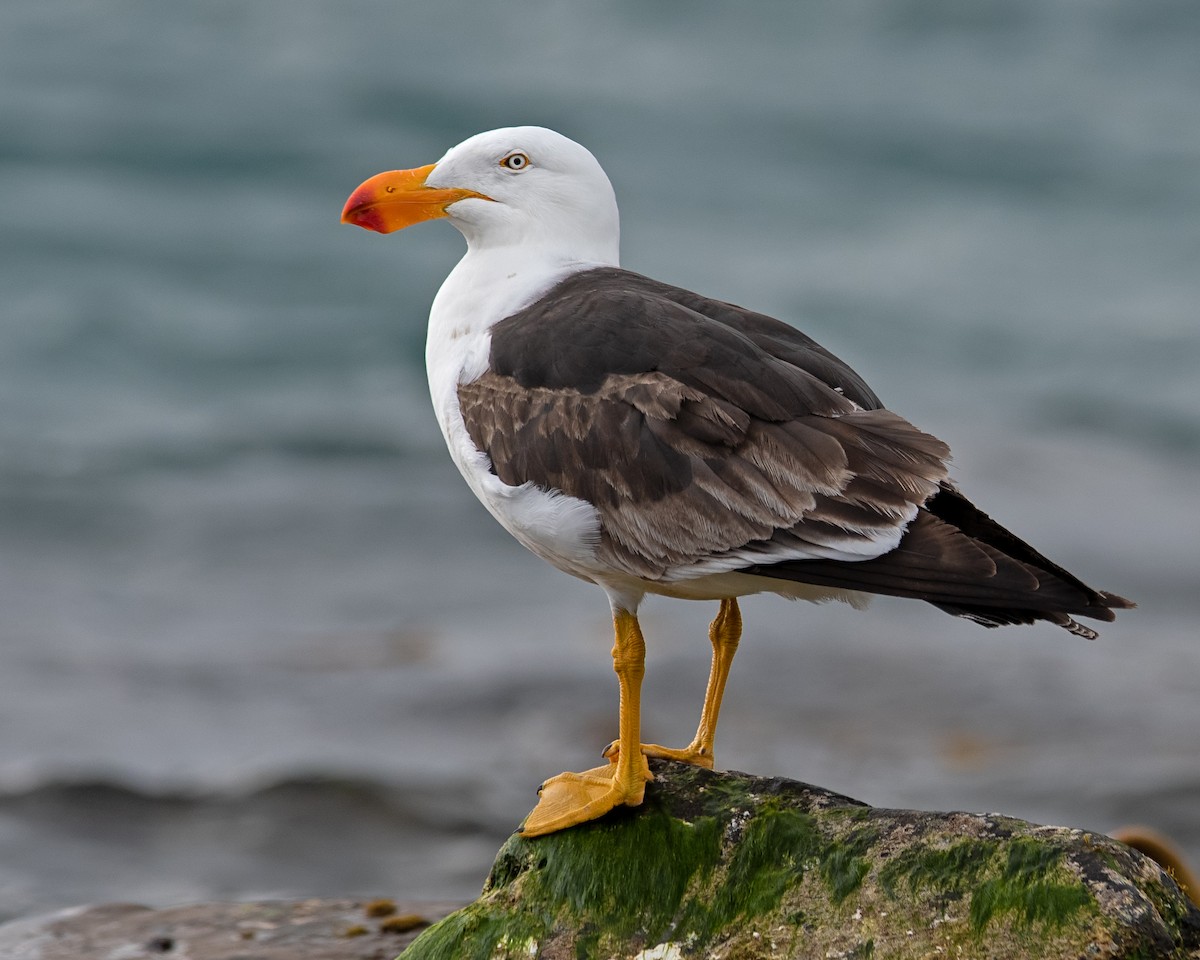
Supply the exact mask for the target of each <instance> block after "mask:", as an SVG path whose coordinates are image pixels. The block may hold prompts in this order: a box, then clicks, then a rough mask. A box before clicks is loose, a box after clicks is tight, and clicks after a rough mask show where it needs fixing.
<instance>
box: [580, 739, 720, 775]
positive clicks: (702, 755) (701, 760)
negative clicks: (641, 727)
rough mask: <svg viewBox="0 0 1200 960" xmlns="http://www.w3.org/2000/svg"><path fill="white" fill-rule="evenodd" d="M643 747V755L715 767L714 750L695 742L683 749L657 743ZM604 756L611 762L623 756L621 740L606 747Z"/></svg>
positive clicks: (707, 767)
mask: <svg viewBox="0 0 1200 960" xmlns="http://www.w3.org/2000/svg"><path fill="white" fill-rule="evenodd" d="M641 748H642V756H643V757H657V758H658V759H660V760H678V761H679V762H680V763H690V764H691V765H692V766H693V767H704V769H705V770H711V769H712V768H713V755H712V751H711V750H709V749H707V748H705V747H698V746H696V744H694V743H693V744H691V745H690V746H687V747H684V748H683V749H682V750H674V749H672V748H671V747H660V746H659V745H658V744H657V743H643V744H642V745H641ZM602 756H604V757H606V758H607V759H608V761H609V762H610V763H616V762H617V761H618V760H619V759H620V758H621V742H620V741H619V740H614V741H613V742H612V743H610V744H609V745H608V746H607V747H605V749H604V753H603V754H602Z"/></svg>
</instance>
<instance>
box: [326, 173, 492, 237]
mask: <svg viewBox="0 0 1200 960" xmlns="http://www.w3.org/2000/svg"><path fill="white" fill-rule="evenodd" d="M435 166H436V164H432V163H431V164H430V165H429V166H427V167H417V168H416V169H414V170H390V171H388V172H387V173H380V174H376V175H375V176H373V177H371V179H370V180H367V181H365V182H363V183H362V184H361V185H360V186H359V187H358V189H357V190H355V191H354V192H353V193H352V194H350V199H349V200H347V201H346V206H345V207H344V208H343V209H342V223H352V224H355V225H356V226H359V227H363V228H365V229H367V230H374V231H376V232H377V233H391V232H392V231H394V230H403V229H404V228H405V227H411V226H412V225H413V224H414V223H420V222H421V221H423V220H433V219H435V218H437V217H444V216H446V208H447V207H448V206H450V204H452V203H457V202H458V201H459V200H465V199H467V198H468V197H476V198H478V199H480V200H490V199H491V198H490V197H485V196H484V195H483V194H482V193H476V192H475V191H474V190H466V189H463V188H460V187H427V186H426V185H425V181H426V180H427V179H428V177H429V174H430V173H432V172H433V168H434V167H435Z"/></svg>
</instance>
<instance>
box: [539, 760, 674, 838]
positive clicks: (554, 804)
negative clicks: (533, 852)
mask: <svg viewBox="0 0 1200 960" xmlns="http://www.w3.org/2000/svg"><path fill="white" fill-rule="evenodd" d="M618 770H619V768H618V765H617V764H616V763H609V764H606V765H605V766H603V767H595V768H593V769H591V770H585V771H584V772H583V773H560V774H559V775H558V776H557V777H551V778H550V779H549V780H547V781H546V782H545V783H543V784H542V787H541V789H540V790H539V791H538V803H537V806H536V807H534V808H533V811H532V812H531V813H530V814H529V816H528V817H526V818H525V822H524V823H523V824H522V825H521V831H520V833H521V836H523V837H540V836H543V835H544V834H547V833H554V832H555V831H557V830H565V829H566V828H567V827H573V826H575V825H576V824H580V823H587V821H589V820H595V819H596V818H597V817H602V816H604V814H606V813H608V811H609V810H612V809H613V808H614V807H619V806H621V805H622V804H624V805H625V806H628V807H636V806H637V805H638V804H640V803H641V802H642V797H643V795H644V794H645V790H646V781H648V780H653V779H654V775H653V774H652V773H651V772H650V767H649V765H647V763H646V761H645V759H643V760H642V762H641V767H640V769H638V768H636V767H635V768H634V770H633V771H632V774H631V775H629V776H627V777H625V778H624V779H622V778H621V776H620V775H619V772H618Z"/></svg>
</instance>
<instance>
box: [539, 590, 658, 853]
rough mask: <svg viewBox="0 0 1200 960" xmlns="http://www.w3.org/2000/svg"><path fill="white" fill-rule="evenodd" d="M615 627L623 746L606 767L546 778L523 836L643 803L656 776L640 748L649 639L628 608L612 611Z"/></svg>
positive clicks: (615, 666)
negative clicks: (615, 808) (643, 687)
mask: <svg viewBox="0 0 1200 960" xmlns="http://www.w3.org/2000/svg"><path fill="white" fill-rule="evenodd" d="M613 630H614V633H615V634H616V642H615V643H614V645H613V652H612V655H613V669H614V670H616V672H617V682H618V683H619V684H620V689H621V706H620V722H619V725H618V732H619V734H620V739H619V740H618V741H617V743H618V744H619V745H620V746H621V747H623V748H624V749H622V750H621V751H620V755H619V756H618V757H617V758H615V759H614V761H613V762H611V763H609V764H608V765H607V766H603V767H596V768H595V769H592V770H585V771H584V772H583V773H560V774H559V775H558V776H557V777H551V778H550V779H549V780H547V781H546V782H545V783H543V784H542V788H541V790H539V791H538V803H537V806H536V807H534V808H533V812H532V813H530V814H529V816H528V817H526V818H525V823H524V824H523V825H522V826H521V835H522V836H524V837H538V836H541V835H543V834H547V833H554V832H555V831H556V830H564V829H566V828H567V827H573V826H575V825H576V824H579V823H586V822H587V821H588V820H595V819H596V818H597V817H601V816H603V815H604V814H606V813H608V811H609V810H612V809H613V808H614V807H617V806H620V805H622V804H624V805H626V806H630V807H636V806H637V805H638V804H640V803H641V802H642V797H643V795H644V793H645V790H646V781H647V780H651V779H653V776H652V775H651V773H650V767H649V765H648V764H647V763H646V758H645V757H644V756H643V755H642V752H641V750H639V749H638V746H639V743H640V741H641V699H642V676H643V675H644V674H645V672H646V641H645V640H644V639H642V628H641V627H640V626H639V625H638V621H637V617H636V616H634V615H633V614H632V613H629V612H628V611H627V610H618V611H616V613H614V614H613Z"/></svg>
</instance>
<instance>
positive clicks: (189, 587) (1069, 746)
mask: <svg viewBox="0 0 1200 960" xmlns="http://www.w3.org/2000/svg"><path fill="white" fill-rule="evenodd" d="M1197 49H1200V7H1197V6H1196V5H1194V4H1193V3H1191V2H1185V0H1178V2H1166V0H1164V2H1157V0H1155V2H1149V3H1127V2H1120V0H1110V2H1101V3H1078V2H1075V0H1039V2H1017V3H1011V2H1005V3H1000V2H988V0H978V2H972V3H969V4H964V3H960V2H957V0H954V2H952V0H906V2H895V0H853V2H838V3H833V2H828V3H809V4H799V5H798V4H785V3H763V4H759V5H731V4H716V3H703V2H701V3H689V4H674V3H667V4H658V5H645V4H636V3H632V2H627V3H605V4H592V5H586V6H585V5H576V4H563V3H551V2H548V0H545V2H535V3H531V4H527V5H525V6H523V7H520V8H515V7H513V6H512V5H502V4H482V3H478V4H476V3H467V2H462V0H450V2H445V3H441V4H419V5H417V4H397V3H388V2H382V0H377V2H373V0H355V2H350V3H338V4H334V3H328V2H317V0H301V2H297V0H292V2H287V3H285V2H283V0H259V2H256V3H254V4H239V3H232V2H223V0H217V2H212V0H209V2H203V3H201V2H198V0H179V2H174V3H170V4H162V3H150V2H134V0H112V2H109V3H105V4H94V3H85V2H80V0H38V2H36V3H34V2H26V0H17V2H11V3H8V4H6V5H5V6H4V7H3V8H2V9H0V223H2V225H3V229H2V230H0V294H2V297H0V411H3V415H2V416H0V915H12V914H16V913H20V912H23V911H28V910H31V909H36V908H40V907H46V906H52V905H56V904H60V903H65V902H75V901H83V900H104V899H143V900H150V901H155V902H167V901H169V900H172V899H186V898H194V897H205V896H217V895H220V896H250V895H265V894H280V895H301V894H307V893H331V894H332V893H346V892H364V893H369V892H389V893H392V892H394V893H399V894H407V895H414V896H418V895H425V896H442V895H451V896H463V895H469V894H470V893H471V892H472V890H473V889H474V888H475V887H477V885H478V883H479V881H480V880H481V878H482V876H483V872H484V870H485V869H486V865H487V859H488V856H489V853H490V851H491V850H493V849H494V848H495V847H496V846H498V844H499V842H500V838H502V836H503V835H504V833H505V831H506V830H507V829H510V828H511V826H512V825H513V824H514V823H515V822H516V820H517V819H519V817H520V816H521V815H522V814H523V812H524V811H525V809H526V808H527V807H528V805H529V803H530V800H531V795H532V789H533V787H534V785H536V783H538V782H539V781H540V780H541V779H542V778H544V777H545V776H548V775H550V774H553V773H556V772H558V771H559V770H560V769H563V768H564V767H579V766H580V765H581V764H582V765H583V766H590V765H592V762H593V761H592V759H591V757H592V755H593V754H594V750H595V749H598V748H599V747H600V746H601V745H603V744H604V743H606V742H607V741H608V740H609V739H610V738H611V736H612V733H611V727H612V725H613V722H614V714H615V691H614V690H613V689H612V679H611V670H610V668H609V666H608V662H607V650H608V639H607V636H606V631H607V625H606V610H605V604H604V601H603V599H602V597H601V596H600V595H599V594H598V593H597V592H595V591H594V590H589V589H588V588H587V587H586V586H585V585H582V584H576V583H574V582H571V581H568V580H567V579H566V578H564V577H563V576H562V575H561V574H558V573H556V572H554V571H552V570H550V569H548V568H544V567H542V566H541V565H540V564H539V563H538V562H537V561H536V560H534V559H533V558H530V557H526V556H525V555H524V554H523V553H522V552H521V550H520V548H519V547H517V546H516V545H515V544H512V543H511V542H510V541H508V540H507V538H506V535H505V534H503V532H502V531H500V530H498V529H496V528H495V527H494V525H493V524H492V521H491V520H490V518H488V517H487V515H486V514H485V513H484V512H483V510H482V509H481V508H480V507H478V506H477V505H476V504H475V503H474V501H473V499H472V498H471V496H470V494H469V492H468V491H467V490H466V487H465V485H463V484H462V483H461V481H460V480H459V479H458V477H457V475H456V474H455V472H454V470H453V468H452V467H451V466H450V465H449V462H448V459H447V458H446V456H445V453H444V451H443V449H442V445H441V439H440V436H439V435H438V433H437V429H436V426H435V424H434V422H433V418H432V416H431V414H430V411H429V410H428V404H427V399H426V396H425V384H424V371H423V367H422V361H421V352H422V348H423V337H424V332H423V323H424V318H425V315H426V313H427V310H428V304H429V302H430V300H431V299H432V296H433V293H434V291H436V289H437V287H438V285H439V284H440V282H441V280H442V278H443V277H444V276H445V274H446V273H447V272H448V271H449V269H450V267H451V266H452V265H453V263H454V261H455V260H456V258H457V256H458V255H459V252H460V249H461V240H460V239H459V238H458V236H457V234H455V233H454V232H453V230H451V229H450V228H448V227H446V226H445V225H444V224H441V225H438V224H434V225H428V226H425V227H422V228H420V229H419V230H413V231H407V232H405V233H403V234H400V235H397V236H393V237H389V238H381V237H378V236H375V235H369V234H367V233H365V232H364V231H357V230H352V229H350V228H348V227H343V226H340V225H339V224H338V222H337V220H338V214H339V212H340V209H341V205H342V203H343V201H344V199H345V197H346V195H347V194H348V193H349V192H350V190H351V189H353V187H355V186H356V185H357V184H358V183H359V182H360V181H361V180H362V179H364V178H365V177H367V176H368V175H370V174H373V173H376V172H378V171H380V170H383V169H389V168H393V167H402V166H403V167H407V166H415V165H418V164H423V163H428V162H432V161H433V160H435V159H437V157H438V156H440V155H441V153H442V152H443V151H444V150H445V149H446V148H447V147H449V146H451V145H452V144H454V143H456V142H458V141H459V140H461V139H463V138H464V137H466V136H468V135H470V134H472V133H474V132H476V131H478V130H481V129H486V128H490V127H495V126H503V125H509V124H514V123H542V124H546V125H549V126H553V127H556V128H558V129H560V130H562V131H563V132H565V133H567V134H569V135H571V136H573V137H575V138H576V139H578V140H580V141H582V142H584V143H586V144H587V145H588V146H589V147H590V148H591V149H592V150H593V152H594V153H595V154H596V155H597V156H598V157H599V159H600V160H601V162H602V163H603V164H604V166H605V167H606V169H607V170H608V172H609V174H610V176H611V177H612V179H613V182H614V184H615V186H616V189H617V193H618V197H619V199H620V201H621V205H622V216H623V255H624V260H625V263H626V265H627V266H629V267H631V268H633V269H636V270H638V271H640V272H643V273H648V274H651V275H653V276H657V277H660V278H662V279H665V280H669V281H671V282H675V283H679V284H682V285H685V286H691V287H694V288H697V289H700V290H703V291H704V292H705V293H708V294H711V295H714V296H718V297H722V298H725V299H730V300H734V301H737V302H741V303H744V304H746V305H748V306H753V307H755V308H757V309H760V310H764V311H766V312H770V313H774V314H776V315H778V316H781V317H784V318H786V319H788V320H790V321H792V322H795V323H797V324H798V325H800V326H801V327H803V328H804V329H805V330H806V331H807V332H808V333H810V334H811V335H813V336H815V337H817V339H819V340H820V341H822V342H823V343H825V344H826V345H827V346H829V347H830V348H832V349H833V350H834V351H835V352H837V353H839V354H840V355H842V356H843V357H845V358H846V359H847V360H848V361H849V362H851V364H852V365H853V366H855V367H856V368H857V369H858V370H859V371H860V372H861V373H862V374H863V375H864V376H866V377H867V379H868V380H869V381H870V382H871V383H872V385H873V386H874V387H875V388H876V389H877V391H878V392H879V393H880V394H881V395H882V396H883V398H884V399H885V401H887V402H888V403H889V405H890V406H892V407H893V408H895V409H896V410H898V411H899V412H901V413H902V414H904V415H906V416H908V417H909V418H910V419H912V420H914V421H915V422H917V423H918V424H920V425H921V426H923V427H925V428H926V429H929V430H931V431H932V432H934V433H936V434H938V435H940V436H942V437H943V438H945V439H946V440H948V441H949V442H950V443H951V445H952V446H953V448H954V449H955V451H956V455H957V465H958V466H957V476H958V477H959V479H960V481H961V482H962V485H963V487H964V489H965V490H966V491H967V492H968V493H969V494H970V495H972V496H973V497H974V498H975V499H976V500H977V501H979V502H980V503H981V505H982V506H984V508H985V509H987V510H988V511H989V512H991V513H992V514H993V515H995V516H997V517H998V518H999V519H1001V520H1002V521H1004V522H1006V523H1009V524H1010V525H1011V526H1013V527H1014V528H1015V529H1016V530H1017V531H1018V532H1019V533H1021V534H1022V535H1024V536H1026V537H1027V538H1029V539H1031V540H1033V541H1034V542H1035V543H1037V544H1038V545H1039V546H1040V547H1041V548H1042V549H1044V550H1045V552H1047V553H1048V554H1050V555H1051V556H1052V557H1054V558H1055V559H1057V560H1059V561H1061V562H1062V563H1064V564H1065V565H1067V566H1068V567H1069V568H1071V569H1073V570H1074V571H1076V572H1078V573H1079V574H1080V575H1081V576H1083V577H1084V578H1085V579H1087V580H1089V581H1090V582H1094V583H1095V584H1096V585H1097V586H1100V587H1103V588H1107V589H1112V590H1115V591H1117V592H1120V593H1122V594H1126V595H1128V596H1131V597H1133V598H1135V599H1137V600H1139V601H1140V602H1141V604H1142V609H1141V610H1139V611H1138V612H1136V613H1135V614H1133V615H1131V616H1129V617H1126V618H1123V619H1122V622H1121V623H1120V624H1117V625H1115V626H1113V627H1110V628H1108V629H1106V630H1105V631H1103V633H1102V636H1101V639H1100V640H1099V641H1097V642H1096V643H1093V644H1084V643H1081V642H1079V641H1075V640H1072V639H1069V638H1066V637H1065V636H1059V635H1058V634H1057V633H1056V632H1055V631H1053V630H1050V629H1049V628H1047V629H1045V630H1033V629H1031V630H1023V631H1022V630H1013V631H1004V632H999V633H997V632H984V631H982V630H980V629H978V628H976V627H973V626H972V625H969V624H964V623H960V622H956V621H953V620H950V619H949V618H946V617H944V616H941V615H940V614H937V613H936V611H933V610H932V609H930V610H925V609H924V608H923V607H921V606H920V605H918V604H912V605H905V604H902V603H893V602H889V601H884V602H880V603H878V604H876V605H875V606H874V607H873V608H872V609H871V610H870V611H868V612H867V613H855V612H854V611H850V610H848V609H832V608H828V609H827V608H819V609H818V608H811V609H810V608H801V607H797V606H792V605H788V604H785V603H782V602H776V601H771V600H763V601H757V602H754V603H752V604H747V631H748V634H747V643H746V644H745V645H744V647H743V653H742V654H740V656H739V663H738V665H737V667H736V668H735V674H734V679H733V680H732V681H731V692H730V704H729V707H728V709H727V712H726V716H725V718H724V725H723V728H722V753H721V754H720V757H719V759H720V760H721V762H722V763H724V764H726V765H728V766H733V767H738V768H742V769H752V770H756V771H759V772H771V773H777V774H782V775H789V776H794V777H798V778H801V779H807V780H812V781H814V782H818V783H821V784H823V785H825V786H828V787H831V788H833V789H837V790H840V791H842V792H845V793H850V794H853V795H857V796H861V797H862V798H863V799H865V800H868V801H870V802H874V803H880V804H888V805H904V804H912V805H921V806H929V807H943V808H944V807H954V806H964V807H972V808H986V809H1003V810H1004V811H1005V812H1009V813H1014V814H1018V815H1024V816H1030V817H1034V818H1038V819H1043V820H1055V821H1057V822H1066V823H1080V824H1084V825H1087V826H1090V827H1093V828H1096V829H1107V828H1110V827H1114V826H1116V825H1118V823H1119V822H1120V821H1122V820H1125V819H1140V820H1147V819H1149V820H1153V821H1154V822H1155V823H1156V824H1158V825H1159V826H1160V827H1161V828H1163V829H1166V830H1168V832H1171V833H1174V834H1175V835H1177V836H1179V837H1181V838H1182V840H1183V841H1184V842H1185V843H1186V844H1187V845H1188V848H1189V849H1190V850H1191V851H1192V852H1193V854H1194V855H1196V856H1197V858H1198V859H1200V818H1197V817H1196V816H1195V813H1194V811H1195V810H1196V809H1200V746H1198V744H1200V736H1197V734H1198V733H1200V644H1197V643H1196V640H1195V626H1194V624H1195V623H1196V621H1197V617H1198V615H1200V591H1198V590H1197V587H1200V556H1198V551H1197V547H1196V539H1197V533H1198V532H1200V376H1198V371H1200V58H1197V57H1196V55H1195V51H1196V50H1197ZM709 613H710V611H707V610H705V609H703V608H701V607H699V606H694V605H686V604H670V603H665V602H664V603H659V604H652V605H650V606H649V609H648V617H647V633H648V635H649V636H650V643H651V656H652V660H651V664H650V671H651V673H650V677H649V679H648V681H647V682H648V684H649V685H650V695H651V696H653V698H654V699H653V704H654V706H653V708H652V709H651V711H650V712H651V717H652V720H651V721H650V722H653V723H656V724H660V725H661V729H660V732H659V733H655V734H654V736H655V737H657V738H658V739H679V740H684V739H686V737H687V735H688V733H689V724H690V723H692V721H693V718H692V712H693V710H694V709H695V707H696V705H697V704H696V702H695V701H696V698H697V697H698V696H699V691H700V690H701V689H702V686H703V672H704V669H705V667H706V663H707V652H706V649H705V648H706V646H707V645H706V644H705V643H704V634H703V621H704V618H705V616H706V615H708V614H709ZM331 777H346V778H349V780H350V782H351V784H353V785H356V786H354V788H353V789H349V788H343V787H337V786H335V785H331V781H330V780H329V778H331ZM296 784H300V785H301V787H296ZM347 791H349V792H347ZM298 795H300V796H302V797H303V798H306V799H305V801H304V803H301V802H300V801H298V800H296V797H297V796H298ZM347 797H350V798H352V799H347ZM281 798H282V799H281ZM353 798H357V799H353ZM364 798H366V799H364ZM306 804H307V805H306ZM98 810H102V811H104V814H103V816H101V815H100V813H98V812H97V811H98ZM297 811H299V812H297ZM313 811H316V813H313ZM448 811H449V812H448ZM305 818H307V819H305ZM322 818H325V819H324V820H322ZM280 823H289V824H290V823H297V824H299V826H298V827H297V836H304V837H307V838H310V839H309V840H305V841H303V842H301V841H300V840H296V841H295V842H294V844H293V846H292V847H290V848H288V849H290V850H291V854H290V856H291V859H288V858H287V856H285V854H284V853H283V852H282V851H283V849H284V847H286V846H287V845H286V844H283V843H282V841H277V839H271V838H274V837H276V835H277V833H278V830H279V824H280ZM314 823H315V824H316V825H315V826H314ZM320 823H327V824H328V829H329V830H330V831H337V830H344V831H345V837H344V840H345V842H344V844H343V845H342V846H341V847H340V857H341V859H339V861H338V868H337V869H336V870H333V869H331V868H330V866H329V864H330V858H331V853H330V851H329V850H328V849H327V848H326V847H324V846H321V845H320V844H317V843H316V841H315V840H312V839H311V838H312V837H314V836H316V835H319V834H320V833H321V829H322V828H321V827H320ZM133 825H137V829H134V826H133ZM339 825H340V826H339ZM368 825H371V827H370V829H368ZM385 825H390V826H385ZM376 830H378V831H379V832H373V831H376ZM389 830H391V831H393V833H388V831H389ZM372 836H376V837H378V836H388V837H391V838H394V843H393V844H391V845H390V846H391V847H394V848H395V849H403V851H405V853H404V854H396V853H389V854H386V855H385V854H384V853H383V852H382V847H384V846H389V844H380V843H379V842H373V841H372V839H371V838H372ZM256 838H257V839H256ZM256 844H258V845H257V846H256ZM257 850H261V852H262V855H261V856H256V855H254V854H255V851H257ZM281 860H282V861H283V862H284V863H285V864H286V867H285V868H281V866H280V863H281Z"/></svg>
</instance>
